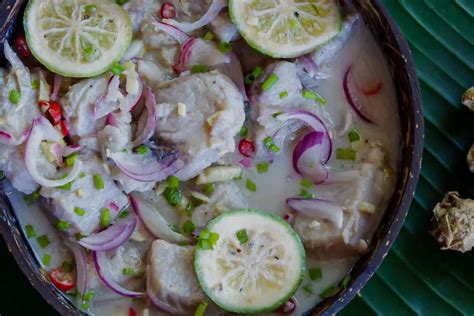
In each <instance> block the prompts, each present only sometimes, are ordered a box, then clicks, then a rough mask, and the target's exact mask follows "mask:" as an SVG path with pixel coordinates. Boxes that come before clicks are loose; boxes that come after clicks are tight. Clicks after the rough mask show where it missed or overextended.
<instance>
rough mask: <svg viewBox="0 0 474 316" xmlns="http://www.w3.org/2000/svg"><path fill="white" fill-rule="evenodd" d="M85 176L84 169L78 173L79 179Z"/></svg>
mask: <svg viewBox="0 0 474 316" xmlns="http://www.w3.org/2000/svg"><path fill="white" fill-rule="evenodd" d="M85 176H86V173H85V172H84V171H82V172H81V173H79V179H82V178H84V177H85Z"/></svg>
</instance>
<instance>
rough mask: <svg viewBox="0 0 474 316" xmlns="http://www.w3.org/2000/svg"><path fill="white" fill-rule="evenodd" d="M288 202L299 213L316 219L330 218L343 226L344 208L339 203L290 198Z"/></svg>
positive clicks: (340, 226) (338, 225)
mask: <svg viewBox="0 0 474 316" xmlns="http://www.w3.org/2000/svg"><path fill="white" fill-rule="evenodd" d="M286 204H287V205H288V207H289V208H290V209H292V210H293V211H295V212H296V213H298V214H301V215H303V216H305V217H308V218H314V219H316V220H328V221H330V222H332V223H333V224H334V225H335V226H336V227H337V228H342V225H343V221H344V210H343V209H342V207H340V206H339V205H337V204H335V203H333V202H330V201H327V200H321V199H303V198H288V199H286Z"/></svg>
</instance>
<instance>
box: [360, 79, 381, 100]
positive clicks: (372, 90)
mask: <svg viewBox="0 0 474 316" xmlns="http://www.w3.org/2000/svg"><path fill="white" fill-rule="evenodd" d="M382 88H383V82H379V83H378V84H377V85H376V86H373V87H369V88H362V93H363V94H364V95H365V96H366V97H370V96H373V95H376V94H377V93H379V92H380V90H382Z"/></svg>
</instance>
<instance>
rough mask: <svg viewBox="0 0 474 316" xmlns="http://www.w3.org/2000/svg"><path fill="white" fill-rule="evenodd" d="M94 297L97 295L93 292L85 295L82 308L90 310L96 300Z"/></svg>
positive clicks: (90, 291)
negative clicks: (91, 302)
mask: <svg viewBox="0 0 474 316" xmlns="http://www.w3.org/2000/svg"><path fill="white" fill-rule="evenodd" d="M94 295H95V293H94V291H92V290H88V291H87V292H86V293H85V294H84V296H83V298H82V305H81V307H82V308H83V309H89V303H90V301H92V300H93V299H94Z"/></svg>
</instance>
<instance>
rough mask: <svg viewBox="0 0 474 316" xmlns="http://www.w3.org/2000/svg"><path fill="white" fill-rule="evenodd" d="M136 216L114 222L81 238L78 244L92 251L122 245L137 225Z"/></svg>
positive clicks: (105, 249) (107, 249)
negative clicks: (104, 228)
mask: <svg viewBox="0 0 474 316" xmlns="http://www.w3.org/2000/svg"><path fill="white" fill-rule="evenodd" d="M137 222H138V220H137V218H136V217H134V216H130V217H129V219H128V220H126V221H122V222H118V223H115V224H114V225H112V226H110V227H109V228H107V229H106V230H103V231H101V232H100V233H97V234H93V235H90V236H88V237H85V238H82V239H81V240H80V241H79V244H80V245H81V246H83V247H84V248H87V249H90V250H94V251H109V250H113V249H116V248H117V247H119V246H121V245H123V244H124V243H125V242H127V240H129V239H130V236H132V234H133V232H134V231H135V228H136V227H137Z"/></svg>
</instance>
